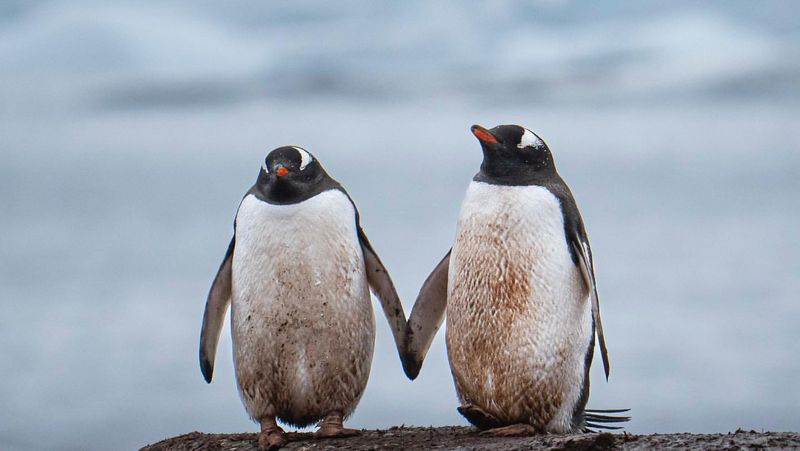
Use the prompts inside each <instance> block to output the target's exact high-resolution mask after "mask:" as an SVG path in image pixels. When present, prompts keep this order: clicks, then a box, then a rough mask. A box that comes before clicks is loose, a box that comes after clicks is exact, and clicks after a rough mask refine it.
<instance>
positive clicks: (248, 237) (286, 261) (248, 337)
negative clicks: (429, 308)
mask: <svg viewBox="0 0 800 451" xmlns="http://www.w3.org/2000/svg"><path fill="white" fill-rule="evenodd" d="M232 281H233V290H232V307H231V323H232V328H231V330H232V334H233V347H234V363H235V367H236V375H237V382H238V384H239V390H240V393H241V396H242V399H243V401H244V404H245V407H246V408H247V410H248V413H249V414H250V416H251V417H253V418H254V419H256V420H258V419H259V418H262V417H264V416H278V417H280V418H281V419H283V420H284V421H286V422H289V423H292V424H297V425H305V424H309V423H311V422H314V421H317V420H319V419H320V418H321V417H322V416H324V415H326V414H328V413H330V412H331V411H332V410H339V411H341V412H343V413H344V414H349V413H350V412H352V410H353V409H354V408H355V405H356V404H357V403H358V400H359V399H360V397H361V394H362V392H363V390H364V387H365V385H366V382H367V378H368V376H369V369H370V365H371V362H372V350H373V343H374V339H375V321H374V318H373V313H372V305H371V301H370V296H369V287H368V285H367V279H366V276H365V269H364V259H363V253H362V251H361V247H360V244H359V241H358V237H357V232H356V224H355V211H354V209H353V206H352V204H351V203H350V201H349V200H348V199H347V197H346V196H345V195H344V194H343V193H342V192H340V191H336V190H331V191H326V192H323V193H321V194H319V195H317V196H314V197H312V198H311V199H308V200H306V201H304V202H302V203H299V204H294V205H272V204H268V203H265V202H262V201H260V200H258V199H257V198H256V197H255V196H253V195H249V196H247V197H246V198H245V199H244V200H243V201H242V204H241V205H240V207H239V212H238V213H237V216H236V246H235V248H234V254H233V266H232Z"/></svg>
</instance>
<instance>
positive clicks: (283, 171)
mask: <svg viewBox="0 0 800 451" xmlns="http://www.w3.org/2000/svg"><path fill="white" fill-rule="evenodd" d="M288 173H289V170H288V169H286V168H285V167H284V166H278V169H276V170H275V175H277V176H278V177H283V176H284V175H286V174H288Z"/></svg>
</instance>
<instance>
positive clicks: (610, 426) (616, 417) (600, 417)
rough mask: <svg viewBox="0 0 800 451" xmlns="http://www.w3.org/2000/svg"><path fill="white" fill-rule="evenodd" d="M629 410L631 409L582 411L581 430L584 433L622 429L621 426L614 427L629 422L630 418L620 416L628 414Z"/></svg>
mask: <svg viewBox="0 0 800 451" xmlns="http://www.w3.org/2000/svg"><path fill="white" fill-rule="evenodd" d="M630 410H631V409H586V410H584V411H583V412H584V415H583V417H584V428H583V430H584V431H585V432H597V431H595V430H594V429H606V430H617V429H622V428H623V427H622V426H616V424H617V423H625V422H626V421H630V420H631V417H629V416H627V415H620V414H623V413H626V412H629V411H630Z"/></svg>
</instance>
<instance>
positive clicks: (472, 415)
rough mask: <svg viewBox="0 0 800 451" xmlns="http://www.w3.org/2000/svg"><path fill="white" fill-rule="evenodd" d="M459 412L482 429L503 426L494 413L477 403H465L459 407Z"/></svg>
mask: <svg viewBox="0 0 800 451" xmlns="http://www.w3.org/2000/svg"><path fill="white" fill-rule="evenodd" d="M458 413H460V414H461V415H463V416H464V418H466V419H467V421H469V422H470V423H472V424H473V425H475V427H477V428H478V429H480V430H486V429H494V428H498V427H500V426H502V424H501V423H500V421H498V420H497V418H495V417H494V416H493V415H492V414H490V413H488V412H486V411H485V410H483V409H481V408H480V407H478V406H476V405H475V404H464V405H463V406H459V407H458Z"/></svg>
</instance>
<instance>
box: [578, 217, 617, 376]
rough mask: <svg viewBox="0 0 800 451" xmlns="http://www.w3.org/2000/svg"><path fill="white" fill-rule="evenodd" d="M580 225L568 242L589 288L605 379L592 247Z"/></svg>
mask: <svg viewBox="0 0 800 451" xmlns="http://www.w3.org/2000/svg"><path fill="white" fill-rule="evenodd" d="M580 226H581V227H579V228H577V229H576V230H575V232H574V233H572V234H571V235H572V236H570V242H571V245H572V249H573V251H574V253H575V255H576V256H577V258H578V262H577V263H578V268H579V269H580V271H581V275H582V276H583V280H584V282H586V286H587V287H588V288H589V297H590V298H591V302H592V319H593V320H594V327H595V330H596V331H597V339H598V341H599V342H600V356H601V357H602V358H603V369H604V370H605V373H606V379H608V374H609V372H610V365H609V363H608V349H606V339H605V337H604V336H603V321H602V320H601V319H600V300H599V299H598V297H597V285H596V284H595V280H594V263H593V262H592V249H591V247H589V240H588V239H586V232H585V231H584V232H583V233H581V229H582V228H583V227H582V224H580Z"/></svg>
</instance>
